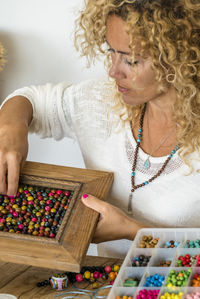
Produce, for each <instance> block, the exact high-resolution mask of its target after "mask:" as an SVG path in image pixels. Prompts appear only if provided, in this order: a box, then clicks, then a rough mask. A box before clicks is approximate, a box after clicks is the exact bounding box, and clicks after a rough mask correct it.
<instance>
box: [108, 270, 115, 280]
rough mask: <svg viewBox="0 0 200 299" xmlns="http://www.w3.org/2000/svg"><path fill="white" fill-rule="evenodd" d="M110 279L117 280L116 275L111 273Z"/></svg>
mask: <svg viewBox="0 0 200 299" xmlns="http://www.w3.org/2000/svg"><path fill="white" fill-rule="evenodd" d="M109 278H110V279H111V280H115V278H116V274H115V272H110V273H109Z"/></svg>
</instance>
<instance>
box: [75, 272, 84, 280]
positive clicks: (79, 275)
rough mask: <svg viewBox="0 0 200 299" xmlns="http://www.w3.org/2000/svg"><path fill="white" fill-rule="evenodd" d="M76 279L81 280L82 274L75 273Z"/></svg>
mask: <svg viewBox="0 0 200 299" xmlns="http://www.w3.org/2000/svg"><path fill="white" fill-rule="evenodd" d="M76 281H78V282H81V281H83V276H82V274H80V273H79V274H76Z"/></svg>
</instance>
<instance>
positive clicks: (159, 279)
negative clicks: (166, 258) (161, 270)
mask: <svg viewBox="0 0 200 299" xmlns="http://www.w3.org/2000/svg"><path fill="white" fill-rule="evenodd" d="M164 280H165V276H163V275H160V274H157V273H156V274H154V275H150V276H148V277H147V278H146V281H145V284H144V287H161V286H162V285H163V282H164Z"/></svg>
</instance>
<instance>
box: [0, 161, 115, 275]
mask: <svg viewBox="0 0 200 299" xmlns="http://www.w3.org/2000/svg"><path fill="white" fill-rule="evenodd" d="M112 181H113V174H112V173H109V172H103V171H95V170H87V169H79V168H71V167H64V166H56V165H50V164H42V163H36V162H26V163H25V166H24V168H23V170H22V172H21V174H20V182H21V183H25V184H30V185H34V186H45V187H51V188H61V189H69V190H73V191H74V195H73V198H72V202H71V203H70V207H69V211H68V210H67V212H66V216H64V219H63V222H62V225H61V228H60V229H59V232H58V234H57V235H56V238H55V239H49V238H44V237H34V236H29V235H22V234H15V233H13V234H11V233H6V232H0V260H2V261H4V262H5V261H7V262H13V263H19V264H26V265H32V266H39V267H44V268H52V269H59V270H62V271H72V272H79V271H80V269H81V264H82V261H83V258H84V257H85V255H86V252H87V249H88V247H89V244H90V242H91V240H92V236H93V234H94V231H95V228H96V224H97V221H98V213H97V212H95V211H93V210H91V209H89V208H87V207H86V206H84V204H83V203H82V202H81V200H80V198H81V196H82V194H84V193H89V194H92V195H94V196H96V197H98V198H100V199H102V200H105V199H106V196H107V195H108V191H109V189H110V187H111V185H112Z"/></svg>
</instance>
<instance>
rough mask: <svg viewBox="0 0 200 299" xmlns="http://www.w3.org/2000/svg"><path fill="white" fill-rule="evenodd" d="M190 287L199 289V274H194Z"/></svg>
mask: <svg viewBox="0 0 200 299" xmlns="http://www.w3.org/2000/svg"><path fill="white" fill-rule="evenodd" d="M192 287H200V274H197V273H196V274H194V276H193V279H192Z"/></svg>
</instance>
